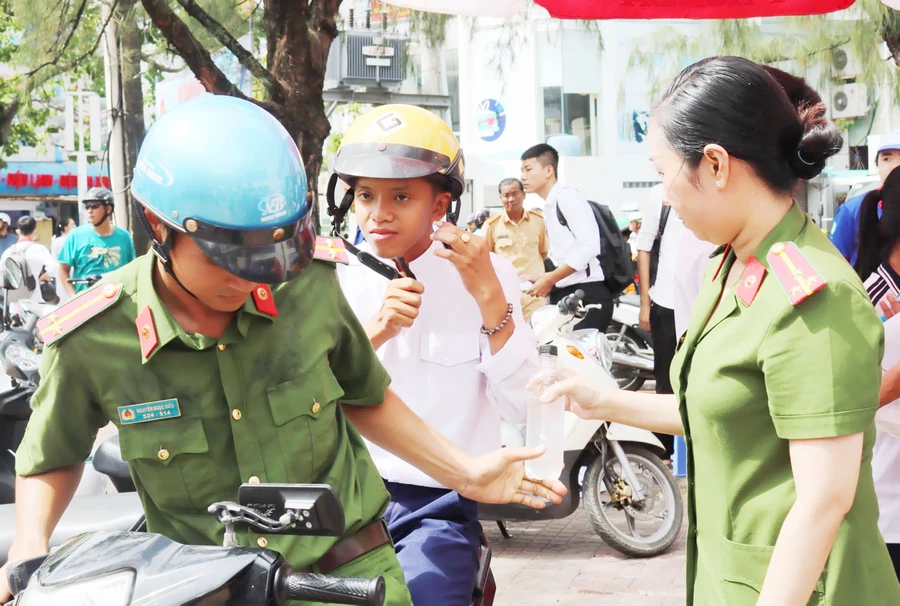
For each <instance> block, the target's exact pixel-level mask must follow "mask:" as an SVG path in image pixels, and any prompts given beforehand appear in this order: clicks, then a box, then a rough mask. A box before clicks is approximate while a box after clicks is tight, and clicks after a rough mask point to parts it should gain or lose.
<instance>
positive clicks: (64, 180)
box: [0, 162, 110, 198]
mask: <svg viewBox="0 0 900 606" xmlns="http://www.w3.org/2000/svg"><path fill="white" fill-rule="evenodd" d="M76 171H77V167H76V165H75V164H74V163H69V162H65V163H64V162H10V163H9V165H8V166H7V167H6V168H4V169H2V170H0V196H2V197H7V198H8V197H26V196H47V197H53V196H74V195H76V194H77V193H78V173H77V172H76ZM99 173H100V168H99V167H98V166H89V167H88V177H87V186H88V188H91V187H109V186H110V184H109V177H106V176H100V174H99Z"/></svg>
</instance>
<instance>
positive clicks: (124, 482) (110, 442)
mask: <svg viewBox="0 0 900 606" xmlns="http://www.w3.org/2000/svg"><path fill="white" fill-rule="evenodd" d="M93 465H94V469H96V470H97V471H99V472H100V473H103V474H106V475H107V476H109V478H110V479H111V480H112V483H113V486H115V487H116V490H117V491H118V492H134V482H132V480H131V473H129V471H128V463H126V462H125V461H124V460H123V459H122V449H121V448H120V447H119V434H115V435H112V436H110V437H108V438H107V439H105V440H104V441H103V442H102V443H101V444H100V446H98V447H97V451H96V452H95V453H94V460H93Z"/></svg>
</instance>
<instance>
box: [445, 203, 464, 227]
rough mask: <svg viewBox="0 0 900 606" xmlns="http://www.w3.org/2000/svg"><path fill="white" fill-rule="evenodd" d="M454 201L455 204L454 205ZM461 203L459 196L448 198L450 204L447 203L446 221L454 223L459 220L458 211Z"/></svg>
mask: <svg viewBox="0 0 900 606" xmlns="http://www.w3.org/2000/svg"><path fill="white" fill-rule="evenodd" d="M454 203H455V204H456V205H455V206H454ZM461 206H462V203H461V202H460V201H459V198H456V199H455V200H450V204H448V205H447V222H448V223H453V225H456V222H457V221H459V211H460V210H462V209H461Z"/></svg>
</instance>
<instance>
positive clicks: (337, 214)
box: [325, 173, 356, 238]
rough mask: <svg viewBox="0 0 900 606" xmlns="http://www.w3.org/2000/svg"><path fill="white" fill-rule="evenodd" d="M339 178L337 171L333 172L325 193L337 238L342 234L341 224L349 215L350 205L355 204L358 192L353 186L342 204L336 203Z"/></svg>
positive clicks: (332, 229) (333, 232)
mask: <svg viewBox="0 0 900 606" xmlns="http://www.w3.org/2000/svg"><path fill="white" fill-rule="evenodd" d="M338 178H339V177H338V175H337V173H332V174H331V178H330V179H329V180H328V189H327V191H326V193H325V200H326V201H327V202H328V214H329V215H330V216H331V235H332V236H334V237H336V238H337V237H340V235H341V226H342V225H343V224H344V217H346V216H347V212H349V210H350V207H351V206H353V199H354V198H355V197H356V194H355V193H354V191H353V188H352V187H351V188H350V189H348V190H347V193H346V194H344V199H343V200H341V205H340V206H338V205H337V204H335V202H334V191H335V189H336V188H337V182H338Z"/></svg>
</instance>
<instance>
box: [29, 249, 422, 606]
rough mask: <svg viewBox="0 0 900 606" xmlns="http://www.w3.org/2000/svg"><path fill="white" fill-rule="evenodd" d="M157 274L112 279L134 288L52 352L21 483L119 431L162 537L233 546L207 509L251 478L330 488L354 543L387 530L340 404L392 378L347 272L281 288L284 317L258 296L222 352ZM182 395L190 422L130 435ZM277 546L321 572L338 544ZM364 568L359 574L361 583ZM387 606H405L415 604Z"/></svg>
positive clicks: (305, 277) (383, 500) (146, 266)
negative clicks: (135, 419)
mask: <svg viewBox="0 0 900 606" xmlns="http://www.w3.org/2000/svg"><path fill="white" fill-rule="evenodd" d="M154 264H155V257H154V256H153V255H152V254H147V255H145V256H144V257H143V258H140V259H138V261H137V262H135V263H132V264H130V265H128V266H127V267H124V268H122V269H120V270H118V271H116V272H113V273H111V274H109V276H108V277H107V280H104V282H107V281H118V282H121V283H122V284H123V285H124V286H123V293H122V296H121V298H120V299H119V301H118V302H117V303H116V304H115V305H113V306H112V307H111V308H109V309H107V310H105V311H103V312H102V313H100V314H98V315H97V316H95V317H94V318H92V319H90V320H88V321H87V323H85V324H84V325H83V326H81V327H79V328H77V329H75V330H74V331H72V332H71V333H70V334H68V335H66V336H65V337H63V338H62V339H61V340H60V341H58V342H57V343H55V344H54V345H52V346H49V347H47V348H46V350H45V351H44V355H43V361H42V367H41V377H42V381H41V385H40V388H39V389H38V390H37V393H36V394H35V396H34V399H33V401H32V403H33V405H34V413H33V415H32V417H31V421H30V422H29V423H28V429H27V431H26V433H25V437H24V439H23V441H22V444H21V446H20V447H19V450H18V452H17V453H16V471H17V472H18V473H19V474H20V475H22V476H28V475H33V474H37V473H41V472H46V471H50V470H53V469H57V468H60V467H64V466H68V465H73V464H76V463H79V462H81V461H84V460H85V459H86V458H87V457H88V455H89V454H90V451H91V446H92V443H93V440H94V436H95V435H96V433H97V430H98V428H100V427H101V426H103V425H105V424H106V422H107V421H108V420H111V421H113V422H114V423H116V425H118V427H119V435H120V443H121V448H122V456H123V458H124V459H126V460H127V461H128V464H129V467H130V469H131V473H132V476H133V478H134V480H135V484H136V486H137V490H138V493H139V494H140V497H141V501H142V502H143V506H144V511H145V513H146V516H147V525H148V529H149V530H150V531H151V532H157V533H161V534H164V535H166V536H168V537H170V538H172V539H174V540H176V541H179V542H182V543H188V544H197V545H203V544H217V545H221V544H222V540H223V532H224V529H223V527H222V526H221V525H220V524H218V523H217V522H216V520H215V518H214V517H213V516H212V515H210V514H209V513H207V510H206V508H207V506H209V505H210V504H211V503H214V502H216V501H233V500H236V499H237V490H238V486H239V485H240V484H241V483H242V482H248V481H251V478H253V480H252V481H254V482H255V481H256V479H257V478H258V479H259V481H260V482H264V483H279V482H284V483H324V484H330V485H331V486H332V487H333V488H334V490H335V492H336V493H337V495H338V497H339V499H340V501H341V503H342V504H343V507H344V515H345V518H346V531H347V533H352V532H354V531H356V530H358V529H359V528H361V527H362V526H364V525H365V524H367V523H369V522H371V521H373V520H375V519H377V518H378V517H379V516H380V515H381V513H382V512H383V511H384V509H385V507H386V506H387V503H388V501H389V495H388V493H387V491H386V490H385V487H384V484H383V482H382V480H381V477H380V476H379V474H378V471H377V470H376V468H375V466H374V464H373V463H372V461H371V459H370V458H369V454H368V451H367V450H366V447H365V445H364V444H363V441H362V439H361V438H360V436H359V435H358V434H357V432H356V431H355V430H354V429H353V427H352V426H351V425H350V423H349V422H348V421H347V419H346V418H345V417H344V415H343V413H342V411H341V406H340V405H339V401H340V403H343V404H352V405H357V406H369V405H377V404H380V403H381V402H382V401H383V399H384V395H385V391H386V389H387V387H388V384H389V382H390V379H389V377H388V375H387V373H386V372H385V370H384V368H383V367H382V366H381V364H380V363H379V362H378V359H377V358H376V356H375V353H374V351H373V350H372V347H371V344H370V343H369V340H368V338H367V337H366V334H365V332H364V331H363V329H362V327H361V326H360V325H359V322H358V321H357V320H356V316H355V315H354V314H353V311H352V310H350V308H349V307H348V305H347V303H346V301H345V299H344V296H343V294H342V293H341V289H340V287H339V286H338V282H337V278H336V275H335V272H334V268H333V267H330V266H329V265H328V264H325V263H319V262H315V263H313V264H312V265H311V266H310V267H309V268H308V269H307V270H305V271H304V272H303V274H302V275H301V276H300V277H298V278H296V279H295V280H292V281H290V282H287V283H285V284H281V285H279V286H277V287H274V288H273V291H272V294H273V300H274V303H275V306H276V308H277V317H273V316H271V315H267V314H266V313H263V312H261V311H259V310H257V308H256V305H255V304H254V302H253V300H252V299H248V301H247V303H246V304H245V305H244V307H243V308H242V309H241V310H240V311H239V312H238V313H237V315H236V318H235V320H234V322H232V324H231V325H230V326H229V327H228V328H227V329H226V331H225V333H224V334H223V335H222V337H221V338H220V339H218V340H216V339H211V338H208V337H204V336H201V335H196V334H188V333H186V332H185V331H184V330H183V329H182V328H181V327H180V325H179V324H178V323H177V322H176V321H175V319H174V318H173V317H172V315H171V314H170V313H169V311H168V310H167V309H166V307H165V306H164V305H163V303H162V302H161V301H160V299H159V297H158V296H157V294H156V292H155V290H154V287H153V269H154ZM102 284H103V283H101V286H99V289H102V288H103V286H102ZM91 292H99V291H98V289H97V288H95V289H94V290H93V291H91ZM87 296H89V295H84V296H82V297H81V299H84V298H85V297H87ZM147 306H149V308H150V310H151V311H152V314H153V322H154V324H155V330H156V334H157V336H158V339H159V344H158V345H157V347H156V349H155V350H154V351H153V352H152V354H151V355H150V356H149V357H148V359H146V360H144V359H143V356H142V354H141V346H140V341H141V337H140V335H139V328H138V327H136V325H135V319H136V318H137V317H138V315H139V314H140V313H141V312H142V311H143V310H144V309H145V308H146V307H147ZM172 398H176V399H177V400H178V406H179V408H180V411H181V416H180V417H178V418H170V419H164V420H155V421H148V422H142V423H130V424H124V425H123V424H122V423H121V420H120V411H119V407H120V406H127V405H132V404H140V403H146V402H157V401H162V400H170V399H172ZM238 411H239V412H238ZM236 531H237V542H238V544H239V545H241V546H249V547H256V546H257V545H258V544H260V543H265V541H260V538H259V535H257V534H256V533H254V532H251V531H249V530H248V529H247V528H246V526H238V527H237V528H236ZM265 538H266V539H267V541H268V548H269V549H274V550H276V551H279V552H281V553H282V554H284V556H285V558H286V559H287V560H288V562H289V563H290V564H291V565H293V566H294V567H303V566H309V565H310V564H312V563H314V562H316V561H317V560H318V559H319V558H320V557H321V556H322V554H323V553H325V552H326V551H327V550H328V549H329V548H330V547H331V545H332V544H333V543H334V542H335V541H336V539H335V538H330V537H294V536H277V535H270V536H268V537H265ZM389 547H390V546H388V548H389ZM387 551H388V552H389V554H390V555H389V558H388V560H390V561H392V562H393V563H396V558H394V556H393V551H392V550H390V549H388V550H387ZM373 553H374V552H373ZM376 559H378V558H376ZM380 559H384V558H380ZM360 560H371V557H370V556H366V557H365V558H360ZM388 563H389V564H390V563H391V562H388ZM382 564H383V562H381V563H379V562H373V561H369V565H370V566H374V567H375V568H376V569H375V570H374V571H372V574H377V573H379V572H385V571H384V570H379V569H378V567H379V566H382ZM361 568H362V569H361ZM365 569H366V567H365V566H362V567H361V566H359V565H357V566H354V573H355V574H362V573H363V572H365ZM395 572H397V573H398V574H399V580H398V581H397V582H398V583H399V584H400V587H401V589H402V593H403V594H404V595H405V591H406V590H405V588H403V581H402V574H401V573H399V568H396V571H395ZM338 574H339V573H338ZM388 584H389V586H390V585H391V580H390V579H388ZM390 593H391V592H390V591H389V594H390ZM389 603H396V604H402V603H408V597H406V598H405V599H403V600H401V601H389Z"/></svg>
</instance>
